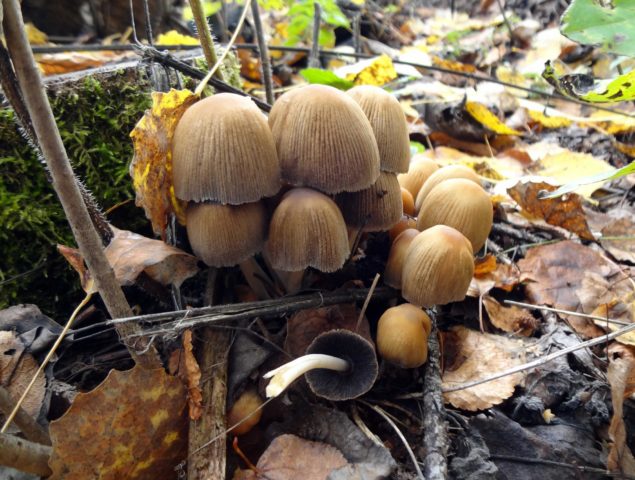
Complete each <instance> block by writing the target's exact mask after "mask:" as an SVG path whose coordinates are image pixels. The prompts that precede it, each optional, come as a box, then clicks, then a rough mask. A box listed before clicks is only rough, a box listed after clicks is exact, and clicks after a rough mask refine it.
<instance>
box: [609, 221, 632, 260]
mask: <svg viewBox="0 0 635 480" xmlns="http://www.w3.org/2000/svg"><path fill="white" fill-rule="evenodd" d="M634 232H635V222H634V221H633V218H632V216H628V217H623V218H620V219H617V220H613V221H612V222H611V223H610V224H608V225H606V226H605V227H604V228H603V229H602V238H601V239H600V243H601V244H602V246H603V247H604V248H606V249H607V250H608V251H609V252H611V255H613V256H614V257H615V258H616V259H618V260H620V261H622V262H631V263H635V236H633V233H634Z"/></svg>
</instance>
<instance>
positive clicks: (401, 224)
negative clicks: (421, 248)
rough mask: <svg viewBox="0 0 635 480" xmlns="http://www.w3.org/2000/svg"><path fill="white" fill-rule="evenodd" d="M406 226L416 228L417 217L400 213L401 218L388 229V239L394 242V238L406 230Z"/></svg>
mask: <svg viewBox="0 0 635 480" xmlns="http://www.w3.org/2000/svg"><path fill="white" fill-rule="evenodd" d="M408 228H414V229H415V230H416V229H417V219H416V218H412V217H410V216H408V215H402V216H401V219H400V220H399V221H398V222H397V223H395V225H394V226H393V227H392V228H391V229H390V230H388V236H389V237H390V241H391V242H394V241H395V238H397V237H398V236H399V234H400V233H401V232H403V231H404V230H407V229H408Z"/></svg>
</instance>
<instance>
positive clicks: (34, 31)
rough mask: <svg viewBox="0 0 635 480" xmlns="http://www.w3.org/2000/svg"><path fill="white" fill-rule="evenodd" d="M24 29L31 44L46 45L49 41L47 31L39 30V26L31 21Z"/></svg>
mask: <svg viewBox="0 0 635 480" xmlns="http://www.w3.org/2000/svg"><path fill="white" fill-rule="evenodd" d="M24 30H25V31H26V36H27V38H28V39H29V43H30V44H31V45H44V44H46V43H48V41H49V40H48V37H47V36H46V33H44V32H42V31H40V30H38V28H37V27H36V26H35V25H33V24H32V23H31V22H29V23H27V24H26V25H25V26H24Z"/></svg>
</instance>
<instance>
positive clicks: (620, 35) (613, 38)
mask: <svg viewBox="0 0 635 480" xmlns="http://www.w3.org/2000/svg"><path fill="white" fill-rule="evenodd" d="M607 3H609V2H607ZM612 5H613V6H612V7H611V6H607V7H603V6H602V5H600V2H599V1H598V0H573V2H572V3H571V5H569V8H567V10H566V11H565V12H564V14H563V15H562V23H561V26H560V27H561V30H562V33H563V35H566V36H567V37H569V38H570V39H571V40H573V41H575V42H578V43H582V44H585V45H587V44H590V45H602V47H603V48H604V49H606V50H608V51H609V52H613V53H617V54H618V55H627V56H630V57H633V56H635V22H633V18H635V2H634V1H633V0H613V2H612Z"/></svg>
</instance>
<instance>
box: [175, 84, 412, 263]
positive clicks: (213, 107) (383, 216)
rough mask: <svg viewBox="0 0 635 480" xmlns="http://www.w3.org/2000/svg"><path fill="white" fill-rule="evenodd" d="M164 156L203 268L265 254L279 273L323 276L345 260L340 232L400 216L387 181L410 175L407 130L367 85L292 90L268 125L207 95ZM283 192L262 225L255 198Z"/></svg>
mask: <svg viewBox="0 0 635 480" xmlns="http://www.w3.org/2000/svg"><path fill="white" fill-rule="evenodd" d="M172 155H173V157H172V160H173V178H174V189H175V194H176V196H177V197H178V198H180V199H182V200H186V201H188V202H189V206H188V208H187V231H188V237H189V240H190V243H191V246H192V249H193V251H194V253H195V254H196V255H197V256H198V257H199V258H201V259H202V260H203V261H204V262H205V263H207V264H208V265H210V266H217V267H221V266H230V265H236V264H239V263H241V262H243V261H245V260H246V259H248V258H249V257H251V256H253V255H254V254H255V253H258V252H261V251H263V252H264V253H265V255H266V257H267V258H268V261H269V262H270V263H271V265H272V266H273V267H274V268H275V269H277V270H280V271H287V272H293V271H299V270H303V269H305V268H307V267H314V268H316V269H318V270H321V271H324V272H332V271H335V270H338V269H339V268H341V267H342V265H343V264H344V262H345V261H346V259H347V258H348V256H349V254H350V247H349V241H348V238H349V235H348V231H347V225H348V227H349V228H351V229H360V228H361V229H364V230H367V231H368V230H372V231H378V230H388V229H389V228H391V227H392V226H393V225H394V224H395V223H397V222H398V221H399V219H400V218H401V215H402V200H401V188H400V186H399V182H398V181H397V175H396V174H397V173H399V172H406V171H407V169H408V164H409V141H408V129H407V125H406V122H405V118H404V115H403V112H402V110H401V107H400V105H399V103H398V102H397V100H396V99H395V98H394V97H392V96H391V95H390V94H388V93H386V92H385V91H384V90H382V89H380V88H377V87H356V88H353V89H352V90H350V91H348V92H347V93H343V92H341V91H339V90H337V89H335V88H332V87H327V86H322V85H311V86H306V87H303V88H298V89H295V90H292V91H289V92H287V93H285V94H284V95H282V96H281V97H280V98H279V99H278V100H277V101H276V103H275V105H274V106H273V108H272V110H271V113H270V115H269V119H268V122H267V119H266V118H265V116H264V115H263V114H262V113H261V112H260V111H259V110H258V109H257V107H256V106H255V105H254V103H252V102H251V101H250V100H248V99H246V98H244V97H240V96H237V95H233V94H227V93H223V94H218V95H214V96H212V97H208V98H206V99H204V100H202V101H200V102H198V103H196V104H195V105H194V106H192V107H191V108H189V109H188V110H187V111H186V112H185V114H184V115H183V117H182V118H181V120H180V122H179V124H178V126H177V128H176V131H175V134H174V141H173V149H172ZM283 185H284V189H285V190H286V189H288V191H286V192H285V193H284V195H281V198H278V199H277V200H279V201H278V202H276V203H277V205H276V206H275V210H274V211H273V213H272V214H271V216H270V217H271V218H269V212H268V209H267V208H266V206H265V203H263V200H262V199H263V198H264V197H272V196H274V195H276V194H277V193H278V192H279V191H280V189H281V187H282V186H283Z"/></svg>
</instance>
